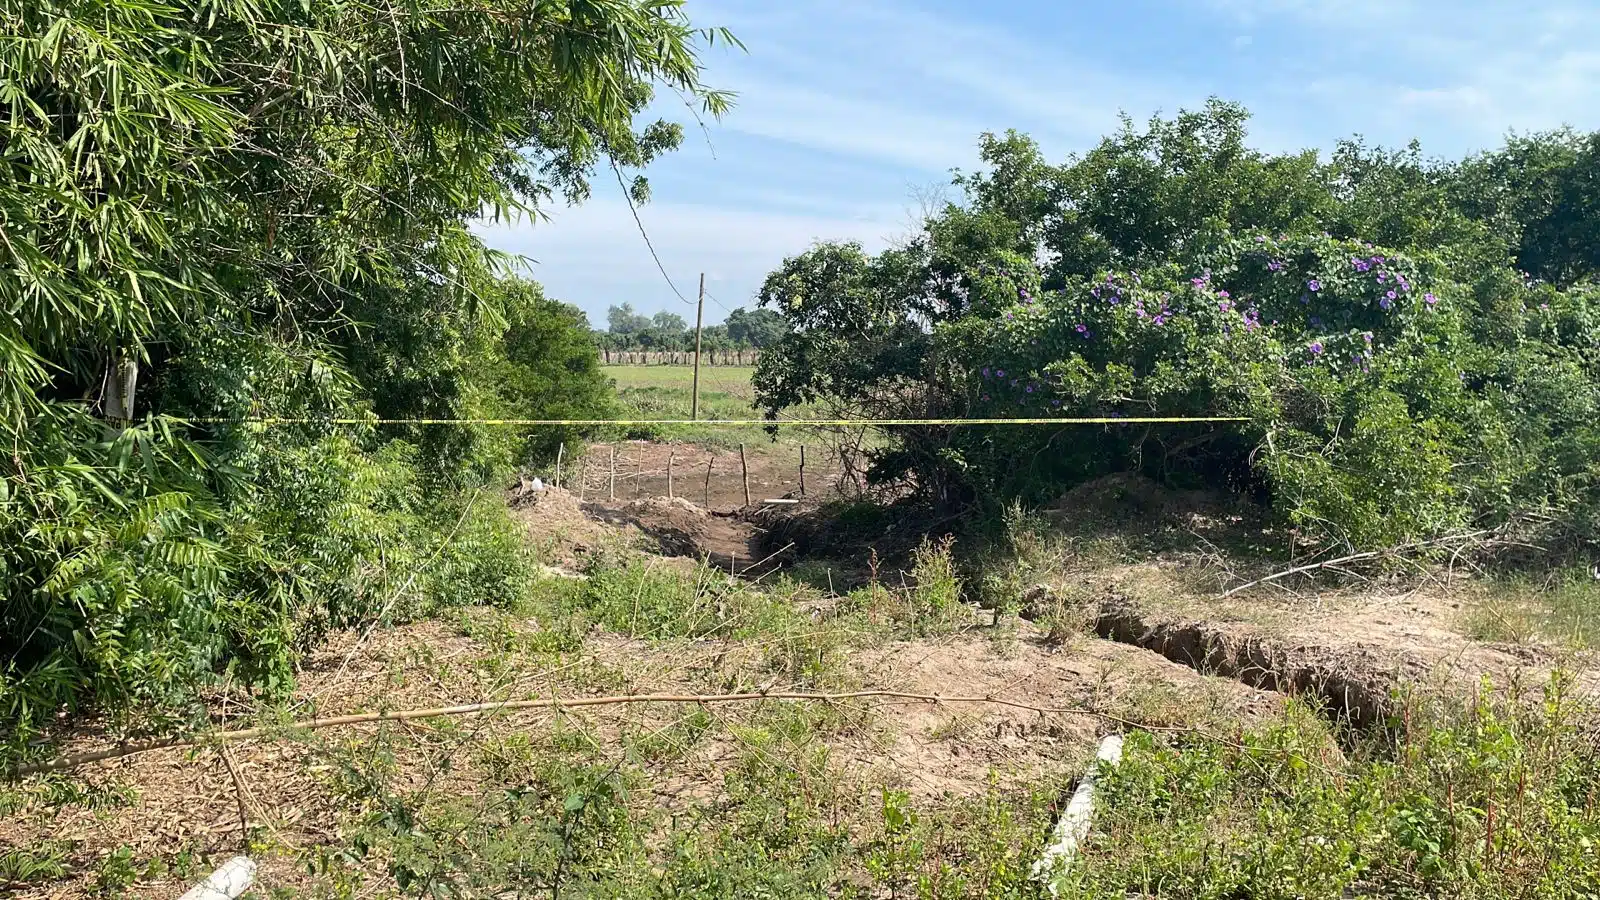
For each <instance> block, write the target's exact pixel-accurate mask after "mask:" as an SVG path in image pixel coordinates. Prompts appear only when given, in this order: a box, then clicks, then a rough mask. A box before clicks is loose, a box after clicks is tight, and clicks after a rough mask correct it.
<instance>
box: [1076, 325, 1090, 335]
mask: <svg viewBox="0 0 1600 900" xmlns="http://www.w3.org/2000/svg"><path fill="white" fill-rule="evenodd" d="M1088 330H1089V327H1088V326H1087V325H1082V324H1080V325H1078V328H1077V331H1078V333H1079V334H1083V333H1084V332H1085V331H1088Z"/></svg>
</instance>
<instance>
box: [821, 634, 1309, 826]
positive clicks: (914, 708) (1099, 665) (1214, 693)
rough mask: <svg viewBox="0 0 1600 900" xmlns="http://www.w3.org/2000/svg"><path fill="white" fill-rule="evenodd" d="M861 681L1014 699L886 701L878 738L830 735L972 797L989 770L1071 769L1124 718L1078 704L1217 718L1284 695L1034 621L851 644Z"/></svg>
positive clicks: (872, 759)
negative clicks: (1045, 628) (1052, 639)
mask: <svg viewBox="0 0 1600 900" xmlns="http://www.w3.org/2000/svg"><path fill="white" fill-rule="evenodd" d="M851 669H852V670H853V671H854V672H855V673H856V674H857V677H858V678H859V679H861V681H862V682H863V683H866V684H874V685H892V686H893V687H895V688H896V689H898V690H904V691H907V692H911V693H922V694H935V695H940V696H946V697H957V696H978V697H998V698H1004V699H1005V700H1007V701H1009V702H1011V703H1015V704H1019V705H1018V706H1007V705H1003V704H931V703H916V702H909V703H886V704H883V705H881V706H879V707H877V713H878V715H879V716H880V717H881V719H882V721H883V723H884V724H885V725H887V726H889V727H888V728H887V729H886V730H885V731H884V732H883V733H881V734H879V735H877V736H876V737H877V739H876V740H871V741H869V740H862V739H861V738H860V737H859V736H857V737H856V738H855V739H835V740H834V741H832V743H833V747H832V750H833V758H834V759H835V760H836V761H838V762H840V763H844V764H847V765H850V766H851V767H853V768H856V769H857V770H860V771H867V770H878V772H879V775H880V776H881V777H885V778H887V779H889V782H890V783H898V784H900V785H901V786H903V787H904V788H905V789H907V790H909V791H911V792H912V793H913V794H915V795H921V796H939V795H952V794H953V795H970V794H972V793H974V792H975V791H976V790H978V789H979V788H980V787H981V786H982V785H983V784H984V783H985V782H986V780H987V778H988V777H989V776H990V774H991V773H993V774H995V775H996V776H997V777H1000V778H1001V779H1006V780H1008V779H1010V778H1014V777H1016V776H1018V775H1019V774H1023V773H1032V774H1033V775H1034V776H1035V777H1036V775H1037V773H1040V772H1076V771H1081V769H1082V766H1083V760H1084V758H1085V757H1086V756H1087V755H1088V754H1089V753H1091V752H1093V748H1094V746H1095V742H1096V741H1097V740H1098V739H1099V737H1100V736H1101V735H1103V734H1106V733H1108V732H1110V731H1115V730H1121V729H1122V728H1123V727H1125V726H1123V725H1122V724H1120V723H1117V722H1114V721H1106V720H1102V719H1100V718H1098V717H1096V716H1094V715H1091V714H1072V713H1063V712H1049V713H1045V712H1040V711H1037V710H1036V709H1027V708H1024V707H1030V706H1031V707H1037V708H1042V709H1066V708H1072V709H1082V710H1086V711H1088V710H1092V711H1096V712H1101V713H1105V714H1107V715H1108V716H1113V717H1125V718H1130V719H1134V720H1137V721H1141V722H1146V723H1149V724H1151V725H1154V726H1157V727H1161V726H1183V727H1197V728H1202V729H1207V728H1212V727H1220V726H1218V725H1217V723H1222V722H1225V723H1234V722H1238V721H1247V722H1255V721H1261V720H1264V719H1267V718H1269V717H1273V716H1276V715H1278V714H1279V713H1280V712H1281V710H1282V698H1281V697H1279V696H1278V695H1275V694H1269V693H1263V692H1261V691H1257V690H1252V689H1250V688H1248V687H1246V686H1245V685H1243V684H1240V683H1239V682H1237V681H1234V680H1232V679H1224V678H1212V677H1207V676H1205V675H1201V674H1199V673H1196V672H1194V671H1192V670H1191V669H1189V668H1187V667H1185V666H1183V665H1180V664H1178V663H1175V662H1171V661H1168V660H1166V659H1163V658H1162V657H1160V656H1157V655H1155V654H1152V653H1146V652H1144V651H1142V650H1140V649H1137V648H1135V647H1129V646H1124V645H1122V644H1118V643H1112V642H1106V641H1099V640H1094V639H1091V638H1085V639H1082V640H1079V641H1076V642H1074V643H1073V644H1072V645H1071V646H1063V647H1052V646H1050V645H1048V644H1046V643H1044V642H1043V641H1042V640H1041V639H1040V637H1039V636H1038V635H1037V634H1034V633H1033V632H1032V629H1025V632H1024V635H1023V636H1022V637H1021V639H1020V640H1018V641H1017V642H1016V643H1015V644H1014V645H1012V646H1010V647H1000V646H998V645H997V644H996V643H995V642H994V641H992V640H990V639H989V638H987V637H980V636H976V635H967V636H957V637H952V638H945V639H937V640H922V641H910V642H894V643H891V644H888V645H886V646H884V647H881V648H873V649H867V650H862V651H858V652H857V653H856V654H855V655H854V656H853V658H852V659H851Z"/></svg>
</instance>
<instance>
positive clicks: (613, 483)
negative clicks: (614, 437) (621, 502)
mask: <svg viewBox="0 0 1600 900" xmlns="http://www.w3.org/2000/svg"><path fill="white" fill-rule="evenodd" d="M607 485H608V487H607V488H606V494H607V496H608V498H609V499H611V500H615V499H617V445H616V444H612V445H611V477H610V480H609V481H608V482H607Z"/></svg>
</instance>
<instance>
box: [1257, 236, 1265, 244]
mask: <svg viewBox="0 0 1600 900" xmlns="http://www.w3.org/2000/svg"><path fill="white" fill-rule="evenodd" d="M1266 242H1267V236H1266V235H1264V234H1258V235H1256V243H1258V244H1265V243H1266Z"/></svg>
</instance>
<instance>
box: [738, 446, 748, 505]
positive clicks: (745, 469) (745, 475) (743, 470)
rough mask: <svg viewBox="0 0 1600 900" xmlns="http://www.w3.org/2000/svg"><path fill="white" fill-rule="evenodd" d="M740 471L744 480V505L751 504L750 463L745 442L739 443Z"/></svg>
mask: <svg viewBox="0 0 1600 900" xmlns="http://www.w3.org/2000/svg"><path fill="white" fill-rule="evenodd" d="M739 471H740V474H741V476H742V478H743V481H744V505H745V506H749V505H750V463H749V462H747V461H746V460H745V458H744V444H743V443H742V442H741V443H740V444H739Z"/></svg>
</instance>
